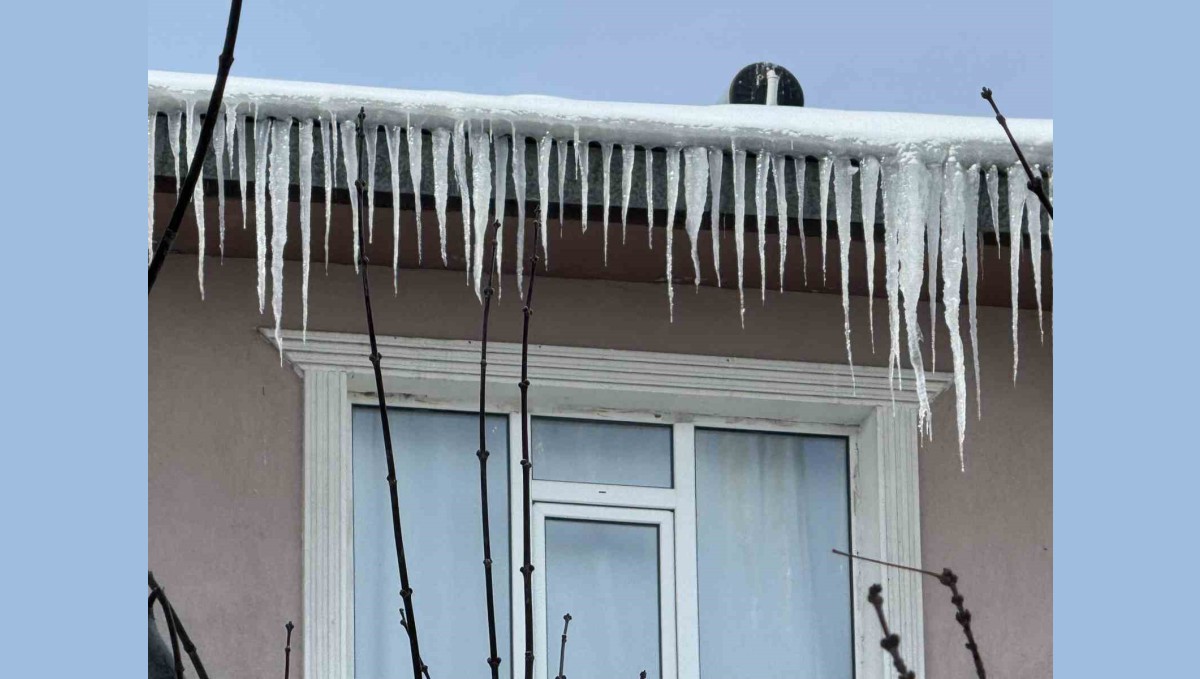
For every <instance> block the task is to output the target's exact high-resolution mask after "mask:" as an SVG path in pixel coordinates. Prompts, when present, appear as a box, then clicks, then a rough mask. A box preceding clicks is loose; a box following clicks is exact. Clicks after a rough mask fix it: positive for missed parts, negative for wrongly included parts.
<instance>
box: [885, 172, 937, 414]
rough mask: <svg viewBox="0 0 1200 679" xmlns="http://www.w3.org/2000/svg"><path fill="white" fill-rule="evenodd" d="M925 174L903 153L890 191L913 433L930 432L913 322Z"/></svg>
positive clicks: (921, 254) (921, 270) (918, 290)
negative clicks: (913, 398) (913, 396)
mask: <svg viewBox="0 0 1200 679" xmlns="http://www.w3.org/2000/svg"><path fill="white" fill-rule="evenodd" d="M928 182H929V170H928V169H926V168H925V166H924V165H923V164H921V162H920V160H919V159H918V158H917V155H916V153H915V151H912V150H906V151H905V152H903V153H902V155H901V157H900V159H899V167H898V168H897V170H896V177H895V181H894V182H893V188H894V189H895V203H896V205H895V207H893V208H892V209H893V210H895V213H896V222H897V225H896V226H897V232H898V233H897V243H896V245H897V252H898V256H899V260H900V261H899V264H900V272H899V273H900V301H901V305H902V308H903V312H904V329H905V333H904V334H905V337H906V339H907V340H908V361H909V363H910V364H911V365H912V369H913V377H914V378H915V380H916V391H917V429H918V431H920V432H922V433H928V432H929V431H931V423H930V420H929V392H928V391H927V390H926V388H925V365H924V360H923V358H922V356H921V325H920V323H918V321H917V305H918V304H919V303H920V298H921V279H922V277H923V274H924V268H925V267H924V255H925V248H924V245H925V242H924V241H925V216H926V213H925V200H926V199H927V197H928V196H927V193H926V190H927V187H928Z"/></svg>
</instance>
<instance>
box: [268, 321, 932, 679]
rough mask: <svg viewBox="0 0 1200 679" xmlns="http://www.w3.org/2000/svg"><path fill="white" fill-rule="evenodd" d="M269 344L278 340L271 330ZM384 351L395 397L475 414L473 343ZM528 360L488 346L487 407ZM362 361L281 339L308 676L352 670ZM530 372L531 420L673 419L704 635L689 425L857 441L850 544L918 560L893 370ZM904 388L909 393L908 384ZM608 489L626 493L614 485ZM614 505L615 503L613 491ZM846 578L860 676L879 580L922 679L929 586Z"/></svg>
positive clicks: (515, 490) (909, 422)
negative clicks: (296, 382)
mask: <svg viewBox="0 0 1200 679" xmlns="http://www.w3.org/2000/svg"><path fill="white" fill-rule="evenodd" d="M264 338H265V339H267V341H271V338H270V334H269V333H267V332H264ZM379 346H380V352H381V353H382V354H383V356H384V359H383V368H384V371H385V376H386V377H385V390H386V391H387V392H388V393H387V396H388V400H389V403H392V404H396V405H405V406H409V407H424V408H441V409H454V410H467V411H470V410H473V409H474V408H475V407H477V400H476V399H477V398H478V392H477V388H478V382H477V380H478V365H479V364H478V344H477V343H475V342H471V341H458V340H430V339H413V338H398V337H381V338H379ZM519 351H520V347H519V346H518V345H513V344H504V343H491V345H490V346H489V356H488V364H489V381H491V380H495V381H496V385H495V387H494V388H489V390H488V393H489V403H488V409H489V410H490V411H491V412H508V413H513V412H515V411H516V405H517V400H516V394H517V390H516V388H515V382H516V381H517V379H519V369H520V366H519V360H520V357H519ZM368 353H369V349H368V344H367V338H366V337H365V336H359V335H350V334H342V333H322V332H311V333H309V340H308V342H307V343H302V342H301V340H300V334H299V333H298V332H296V331H285V332H284V356H285V358H286V359H287V360H288V361H289V362H290V363H291V364H292V365H293V367H294V368H295V369H296V370H297V372H298V373H299V374H301V375H302V376H303V377H304V381H305V449H304V459H305V477H304V482H305V489H304V490H305V503H304V504H305V507H304V517H305V529H304V530H305V542H304V603H305V620H306V621H311V622H312V623H313V624H306V625H304V628H305V652H306V657H305V663H304V666H305V677H306V679H318V678H320V679H327V678H328V677H334V678H335V679H352V677H353V669H354V636H353V633H354V630H353V603H354V601H353V574H354V562H353V533H352V530H353V509H352V507H353V505H352V503H351V502H352V498H351V493H352V481H353V479H352V477H351V470H350V460H351V443H352V441H351V436H350V432H351V428H350V405H351V404H352V403H357V402H368V403H369V402H373V401H370V400H367V396H368V395H371V394H373V391H374V385H373V379H372V377H371V368H370V363H369V362H368V361H367V360H366V358H365V356H366V355H367V354H368ZM530 375H531V379H532V381H533V382H534V384H535V385H536V386H535V388H534V389H532V390H531V391H530V395H531V412H533V413H536V414H539V415H542V414H554V415H568V416H574V417H592V418H600V419H630V420H634V421H643V422H662V423H672V424H674V425H675V442H676V446H675V448H676V449H675V474H676V477H675V481H676V489H675V491H669V490H665V489H657V490H658V491H660V494H662V493H672V492H673V494H674V496H675V497H674V499H673V501H674V503H675V504H674V511H675V521H676V523H675V541H676V542H675V547H676V552H677V559H676V571H675V574H674V577H675V580H676V587H677V588H679V587H684V588H691V589H692V593H693V596H691V597H688V596H687V595H686V594H684V595H683V596H679V597H678V598H677V600H678V601H679V602H682V603H680V604H679V609H678V610H677V626H678V627H679V629H680V630H690V629H692V628H694V626H695V625H694V622H690V621H689V620H691V619H694V616H695V615H696V612H695V611H694V610H692V608H694V604H695V596H694V594H695V589H694V588H695V574H694V572H692V573H690V574H689V572H688V569H689V568H690V569H691V570H692V571H694V569H695V563H694V562H695V525H694V522H695V508H694V492H692V493H686V492H683V491H684V489H685V486H686V484H688V483H691V484H693V487H694V460H692V461H688V460H686V459H684V458H685V455H683V453H684V451H685V449H686V450H692V449H691V448H686V447H685V446H683V445H681V440H680V436H681V435H683V436H686V435H687V432H689V431H691V432H692V434H691V436H693V437H694V427H695V426H705V427H710V426H711V427H723V428H739V429H754V430H759V431H780V432H792V433H810V434H832V435H841V436H847V437H848V438H849V441H850V484H851V485H850V493H851V545H852V547H853V549H854V551H855V552H857V553H860V554H863V555H865V556H875V557H878V558H883V559H886V560H890V561H896V562H899V563H906V564H913V565H918V564H920V554H921V543H920V518H919V509H920V504H919V488H918V474H917V470H918V467H917V452H918V432H917V428H916V398H915V396H914V394H913V393H912V392H911V391H898V392H896V393H895V394H894V397H895V402H894V405H893V401H892V394H891V393H890V392H889V391H888V389H887V382H886V380H887V377H886V371H885V370H880V369H876V368H864V367H859V368H856V370H855V375H856V377H857V385H852V384H851V380H850V375H849V369H848V368H847V367H846V366H842V365H815V364H805V363H795V362H788V361H764V360H758V359H743V358H729V357H715V356H692V355H684V354H663V353H648V352H631V351H617V350H606V349H584V348H570V347H554V346H543V345H536V346H533V347H531V348H530ZM927 381H928V385H929V391H930V398H934V397H936V396H937V394H938V393H940V392H941V391H942V390H943V389H945V388H946V387H947V385H948V384H949V381H950V378H949V376H948V375H946V374H943V373H929V374H928V376H927ZM906 382H907V383H908V384H910V385H911V384H912V383H913V380H912V379H911V378H910V379H908V380H906ZM509 425H510V426H509V436H510V439H509V455H510V465H511V466H510V469H514V470H518V469H520V456H521V450H520V443H521V441H520V416H519V415H516V414H510V419H509ZM688 469H690V471H691V474H692V475H693V478H692V480H691V481H689V480H688V476H687V470H688ZM546 484H549V485H546ZM535 485H536V488H537V489H538V491H540V492H541V493H544V497H545V498H546V499H556V500H560V501H566V500H568V499H570V498H568V497H566V496H562V495H561V493H559V491H563V492H564V493H568V494H569V493H577V492H578V489H562V488H557V487H556V485H557V484H554V482H537V484H535ZM562 485H574V486H578V485H580V484H562ZM613 488H614V491H613V493H614V494H618V493H617V490H620V487H613ZM625 490H626V491H627V490H628V489H625ZM556 493H558V495H556ZM510 494H511V497H512V498H519V497H520V494H521V486H520V474H519V473H514V474H511V475H510ZM627 494H628V493H627ZM634 495H637V496H638V497H634ZM654 495H655V494H654V493H650V494H649V495H647V494H646V489H639V491H638V492H637V493H636V494H631V495H630V497H629V498H625V499H624V500H623V502H625V503H628V504H629V505H631V506H637V507H646V506H654V507H659V506H662V507H664V508H665V505H666V504H667V500H665V499H664V498H665V497H666V496H665V495H663V497H662V498H657V499H655V497H653V496H654ZM684 496H690V499H684ZM536 497H538V495H537V494H535V498H536ZM647 498H649V500H648V499H647ZM576 499H577V500H582V499H583V498H582V497H580V498H576ZM639 503H640V504H639ZM647 503H649V505H647ZM605 504H610V505H611V504H614V503H613V502H612V498H608V499H606V501H605ZM616 504H621V503H620V502H618V503H616ZM689 504H691V506H690V507H689V506H688V505H689ZM510 505H511V511H510V521H511V525H512V526H513V527H514V530H515V531H519V526H520V525H521V513H520V505H519V502H513V503H510ZM689 541H690V544H689ZM510 544H511V545H512V551H511V555H510V558H511V564H512V569H511V573H512V587H513V589H512V591H513V592H514V602H517V601H518V599H517V597H516V596H515V594H516V593H518V592H520V591H521V587H522V583H521V576H520V572H519V569H520V566H521V554H520V547H519V545H520V540H519V539H514V540H512V541H510ZM688 553H690V554H691V556H690V557H688V556H687V554H688ZM852 577H853V582H854V588H853V589H854V593H855V596H854V613H853V621H854V630H855V632H854V635H855V643H854V648H855V659H856V660H855V663H856V677H857V678H858V679H883V678H884V677H887V676H889V674H888V672H889V671H890V668H889V667H888V666H886V665H885V664H884V660H883V654H881V653H879V651H878V639H879V635H878V630H877V625H878V623H877V622H876V621H875V620H874V618H873V617H871V616H870V615H868V613H871V614H872V615H873V612H872V611H871V610H870V608H869V606H868V605H867V604H866V602H865V595H861V596H860V594H861V593H862V592H865V591H866V588H867V587H868V586H869V585H870V584H871V583H873V582H880V583H882V584H883V585H884V588H885V589H884V597H885V600H886V601H887V603H886V606H887V610H888V616H889V622H891V623H892V624H893V626H894V627H895V629H896V631H897V633H898V634H900V635H901V636H902V637H903V638H904V639H905V648H906V649H908V650H907V651H906V652H905V657H906V660H907V659H909V658H910V657H911V660H909V663H910V666H911V667H912V668H913V669H915V670H916V671H917V672H918V674H921V673H923V670H924V637H923V634H924V630H923V621H922V605H921V603H922V602H921V585H922V583H921V581H920V579H919V578H918V577H916V576H912V575H910V574H906V573H895V572H886V573H884V572H881V570H880V569H879V568H878V567H877V566H873V565H871V564H865V563H862V562H857V561H856V562H854V563H853V565H852ZM689 599H690V602H689ZM673 605H674V604H673ZM522 616H523V611H522V607H521V606H520V605H514V606H513V611H512V621H513V634H512V639H513V648H512V649H511V655H510V656H509V657H510V658H512V659H515V663H516V664H519V661H520V659H521V657H522V655H523V653H524V639H523V636H522V631H523V625H524V620H523V617H522ZM678 652H679V656H678V657H679V662H680V665H679V670H680V677H682V678H684V679H695V678H696V677H698V658H699V651H698V646H697V643H696V640H695V639H693V638H689V634H688V633H687V632H684V633H683V635H682V636H681V637H680V639H679V646H678ZM514 666H516V665H515V664H512V665H510V667H514Z"/></svg>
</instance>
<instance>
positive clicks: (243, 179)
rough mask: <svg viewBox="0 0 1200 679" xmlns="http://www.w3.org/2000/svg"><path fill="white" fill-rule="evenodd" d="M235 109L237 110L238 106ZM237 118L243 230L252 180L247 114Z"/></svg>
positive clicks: (239, 188) (235, 123) (239, 197)
mask: <svg viewBox="0 0 1200 679" xmlns="http://www.w3.org/2000/svg"><path fill="white" fill-rule="evenodd" d="M234 110H235V111H236V107H235V109H234ZM227 115H232V114H227ZM236 118H237V120H235V121H234V125H235V126H236V128H237V133H236V134H237V155H238V159H237V162H238V165H237V167H238V202H239V203H241V204H242V230H243V231H244V230H245V229H246V224H247V222H246V204H247V203H249V202H250V196H249V195H248V194H247V193H246V187H247V184H248V183H249V181H250V175H249V172H248V171H247V169H246V168H247V158H246V116H243V115H238V116H236ZM231 165H232V163H231Z"/></svg>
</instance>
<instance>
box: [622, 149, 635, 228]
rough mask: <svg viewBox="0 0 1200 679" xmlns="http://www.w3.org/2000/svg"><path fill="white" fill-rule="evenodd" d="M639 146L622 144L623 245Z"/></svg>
mask: <svg viewBox="0 0 1200 679" xmlns="http://www.w3.org/2000/svg"><path fill="white" fill-rule="evenodd" d="M636 160H637V147H636V146H634V145H633V144H621V245H624V244H625V228H626V226H627V224H628V221H629V219H628V218H629V194H631V193H633V163H634V161H636Z"/></svg>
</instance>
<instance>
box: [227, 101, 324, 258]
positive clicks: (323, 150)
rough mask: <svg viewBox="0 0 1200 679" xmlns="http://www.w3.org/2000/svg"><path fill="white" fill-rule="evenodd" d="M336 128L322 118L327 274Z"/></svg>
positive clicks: (322, 177) (322, 167)
mask: <svg viewBox="0 0 1200 679" xmlns="http://www.w3.org/2000/svg"><path fill="white" fill-rule="evenodd" d="M335 129H336V128H335V127H334V126H333V125H332V124H330V121H329V120H327V119H325V118H324V117H322V118H321V171H322V174H321V181H323V182H324V184H323V185H322V189H323V191H324V193H325V275H329V227H330V226H332V225H333V186H334V180H333V172H334V170H335V169H336V168H337V166H336V165H335V164H334V162H333V153H334V152H335V151H336V150H337V145H336V144H335V143H333V131H334V130H335ZM242 203H243V204H244V203H245V201H244V200H243V201H242Z"/></svg>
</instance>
